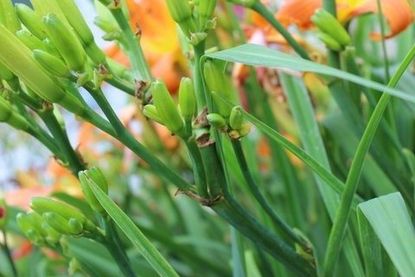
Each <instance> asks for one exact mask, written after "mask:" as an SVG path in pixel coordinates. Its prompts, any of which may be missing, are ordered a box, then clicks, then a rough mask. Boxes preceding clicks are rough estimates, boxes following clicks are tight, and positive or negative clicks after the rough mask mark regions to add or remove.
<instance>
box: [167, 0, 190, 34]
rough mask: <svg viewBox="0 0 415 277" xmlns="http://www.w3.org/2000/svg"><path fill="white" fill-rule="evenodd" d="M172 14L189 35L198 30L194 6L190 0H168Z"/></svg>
mask: <svg viewBox="0 0 415 277" xmlns="http://www.w3.org/2000/svg"><path fill="white" fill-rule="evenodd" d="M166 3H167V7H168V9H169V12H170V15H171V17H172V18H173V20H174V21H176V22H177V23H178V24H179V25H180V27H181V28H182V29H183V31H184V33H185V34H186V35H187V36H189V35H190V34H191V33H192V32H194V31H195V30H196V26H195V22H194V20H193V17H192V7H191V6H190V3H189V1H188V0H166Z"/></svg>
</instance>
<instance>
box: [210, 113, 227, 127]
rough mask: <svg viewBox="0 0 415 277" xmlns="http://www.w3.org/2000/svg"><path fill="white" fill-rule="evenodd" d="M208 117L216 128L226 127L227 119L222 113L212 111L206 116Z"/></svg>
mask: <svg viewBox="0 0 415 277" xmlns="http://www.w3.org/2000/svg"><path fill="white" fill-rule="evenodd" d="M206 118H207V120H208V121H209V124H210V125H211V126H213V127H215V128H216V129H219V130H224V129H226V120H225V119H224V118H223V117H222V116H221V115H220V114H217V113H210V114H208V115H207V116H206Z"/></svg>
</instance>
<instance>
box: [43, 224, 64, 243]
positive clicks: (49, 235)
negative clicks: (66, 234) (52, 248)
mask: <svg viewBox="0 0 415 277" xmlns="http://www.w3.org/2000/svg"><path fill="white" fill-rule="evenodd" d="M42 229H43V230H44V232H45V233H46V238H45V239H46V241H47V242H48V243H49V244H50V245H55V244H57V243H58V242H59V240H60V239H61V237H62V236H61V234H60V233H59V232H57V231H56V230H55V229H54V228H52V227H51V226H50V225H49V224H47V223H46V222H43V223H42Z"/></svg>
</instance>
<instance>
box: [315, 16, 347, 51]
mask: <svg viewBox="0 0 415 277" xmlns="http://www.w3.org/2000/svg"><path fill="white" fill-rule="evenodd" d="M311 21H312V22H313V23H314V24H315V25H316V26H317V27H318V28H319V30H320V31H322V32H324V33H326V34H327V35H329V36H331V37H332V38H333V39H335V40H336V41H337V42H338V43H339V44H340V45H342V46H346V45H349V44H350V43H351V38H350V36H349V33H348V32H347V31H346V29H344V27H343V26H342V25H341V24H340V22H339V21H338V20H337V19H336V18H335V17H334V16H333V15H332V14H331V13H329V12H328V11H326V10H325V9H319V10H317V11H316V12H315V13H314V15H313V16H312V17H311Z"/></svg>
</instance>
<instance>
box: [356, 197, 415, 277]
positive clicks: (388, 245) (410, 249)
mask: <svg viewBox="0 0 415 277" xmlns="http://www.w3.org/2000/svg"><path fill="white" fill-rule="evenodd" d="M358 207H359V209H360V210H361V211H362V213H363V214H364V215H365V217H366V218H367V220H368V221H369V223H370V225H371V226H372V228H373V230H374V231H375V233H376V235H377V237H378V238H379V240H380V242H381V243H382V245H383V247H384V248H385V250H386V252H387V253H388V255H389V257H390V258H391V260H392V262H393V264H394V265H395V267H396V269H397V270H398V272H399V274H400V275H401V276H402V277H410V276H414V274H415V255H414V249H415V230H414V226H413V225H412V222H411V218H410V216H409V213H408V210H407V209H406V206H405V202H404V200H403V198H402V196H401V194H400V193H398V192H396V193H392V194H388V195H385V196H381V197H378V198H374V199H372V200H369V201H367V202H364V203H361V204H360V205H359V206H358Z"/></svg>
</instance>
